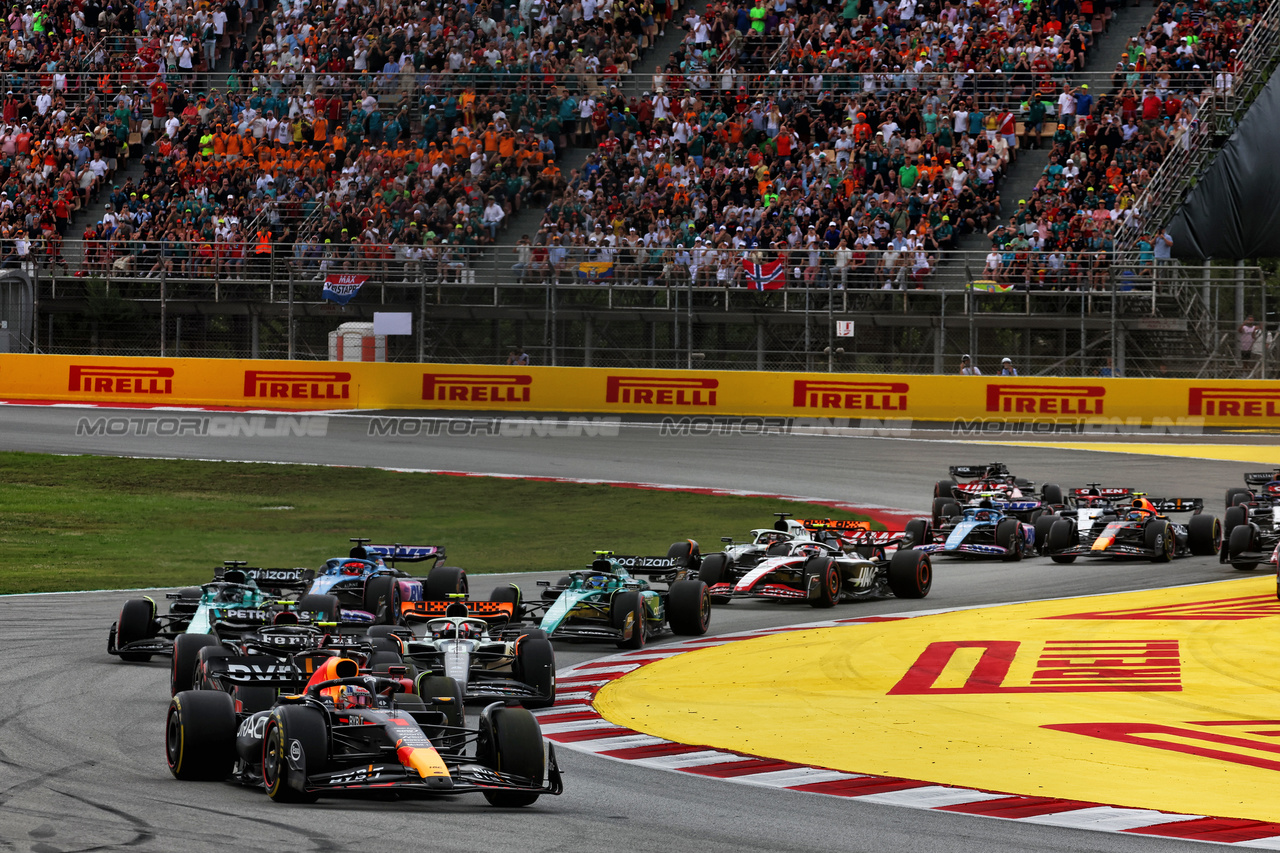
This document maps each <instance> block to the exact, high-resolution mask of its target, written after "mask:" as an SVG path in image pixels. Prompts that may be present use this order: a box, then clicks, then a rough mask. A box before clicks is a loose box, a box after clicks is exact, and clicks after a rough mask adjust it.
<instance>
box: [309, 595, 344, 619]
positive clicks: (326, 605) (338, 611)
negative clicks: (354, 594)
mask: <svg viewBox="0 0 1280 853" xmlns="http://www.w3.org/2000/svg"><path fill="white" fill-rule="evenodd" d="M298 610H299V611H300V612H302V613H314V614H316V616H318V617H319V619H318V620H317V621H320V622H337V621H338V620H339V619H340V618H341V617H342V605H341V604H340V603H339V602H338V596H336V595H304V596H302V598H299V599H298Z"/></svg>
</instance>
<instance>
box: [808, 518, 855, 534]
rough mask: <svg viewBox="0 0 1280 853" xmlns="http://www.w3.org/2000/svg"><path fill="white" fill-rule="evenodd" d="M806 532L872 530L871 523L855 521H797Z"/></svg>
mask: <svg viewBox="0 0 1280 853" xmlns="http://www.w3.org/2000/svg"><path fill="white" fill-rule="evenodd" d="M797 520H798V521H799V522H800V524H801V525H802V526H803V527H804V529H805V530H838V531H849V530H870V529H871V522H869V521H853V520H851V519H836V520H835V521H832V520H831V519H829V518H801V519H797Z"/></svg>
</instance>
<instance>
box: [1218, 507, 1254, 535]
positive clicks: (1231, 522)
mask: <svg viewBox="0 0 1280 853" xmlns="http://www.w3.org/2000/svg"><path fill="white" fill-rule="evenodd" d="M1248 520H1249V508H1248V507H1243V506H1229V507H1227V511H1226V512H1224V513H1223V514H1222V535H1223V536H1224V537H1225V538H1226V539H1227V540H1228V541H1230V539H1231V531H1233V530H1235V529H1236V528H1237V527H1239V526H1240V525H1242V524H1244V523H1245V522H1247V521H1248Z"/></svg>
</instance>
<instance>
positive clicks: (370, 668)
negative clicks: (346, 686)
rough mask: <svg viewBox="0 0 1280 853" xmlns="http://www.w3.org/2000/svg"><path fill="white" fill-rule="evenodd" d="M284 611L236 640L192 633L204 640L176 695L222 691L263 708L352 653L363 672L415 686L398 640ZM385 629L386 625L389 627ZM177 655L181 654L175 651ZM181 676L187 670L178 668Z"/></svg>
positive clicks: (239, 704)
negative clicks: (275, 619) (270, 622)
mask: <svg viewBox="0 0 1280 853" xmlns="http://www.w3.org/2000/svg"><path fill="white" fill-rule="evenodd" d="M290 617H291V614H287V613H285V614H281V615H280V616H279V617H278V618H279V619H280V620H281V621H279V622H277V623H276V624H273V625H264V626H262V627H260V628H257V629H255V630H253V631H250V632H248V633H245V634H243V635H241V636H239V637H236V638H234V639H226V640H222V641H219V639H218V638H217V637H216V636H214V635H212V634H197V635H192V636H191V638H190V640H184V644H185V643H186V642H193V643H197V644H198V646H199V647H198V649H197V651H196V653H195V663H194V668H193V670H192V672H191V673H190V675H189V677H187V678H185V679H180V683H178V684H176V685H172V684H171V687H176V688H177V689H174V690H173V691H172V692H173V694H174V695H176V694H177V693H179V692H181V691H182V690H189V689H191V688H196V689H200V690H221V691H222V692H224V693H228V694H230V695H231V697H232V699H233V700H234V701H235V707H236V710H237V711H261V710H265V709H267V708H270V707H271V706H272V705H274V704H275V701H276V697H277V695H278V694H280V693H282V692H283V693H286V694H292V693H298V692H300V691H301V690H302V689H303V687H305V686H306V684H307V681H308V680H309V679H310V678H311V676H312V675H313V674H314V673H315V671H316V670H317V669H318V668H319V667H321V666H323V665H324V662H325V661H327V660H328V659H329V658H332V657H346V658H350V659H352V660H354V661H356V662H357V663H358V664H359V665H360V671H361V672H369V673H372V674H374V675H382V676H385V677H388V678H392V677H397V678H400V679H401V680H402V682H403V687H404V690H406V691H408V692H412V691H413V690H414V680H415V678H416V675H417V674H416V673H415V672H413V668H412V667H411V666H406V665H405V663H404V661H403V659H402V658H401V656H400V653H399V650H400V646H399V644H398V643H396V642H393V641H391V640H388V639H386V638H385V637H371V636H367V635H366V634H364V633H363V632H364V631H365V630H375V629H376V628H378V627H380V626H374V628H368V627H367V626H366V625H365V624H362V623H357V624H355V625H352V626H346V627H349V628H354V629H355V630H358V631H360V632H361V633H350V632H348V633H343V632H342V631H341V628H342V627H344V626H340V625H336V624H329V623H319V624H316V623H312V624H304V623H300V622H298V621H297V620H296V618H290ZM383 630H386V629H385V628H384V629H383ZM175 659H176V655H175ZM175 674H176V675H182V673H177V672H176V670H175Z"/></svg>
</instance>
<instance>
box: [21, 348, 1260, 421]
mask: <svg viewBox="0 0 1280 853" xmlns="http://www.w3.org/2000/svg"><path fill="white" fill-rule="evenodd" d="M0 399H5V400H31V401H47V402H79V403H96V404H104V403H107V404H122V405H126V406H155V405H162V406H175V405H176V406H182V405H189V406H201V407H215V408H228V409H269V410H296V411H315V410H336V409H426V410H439V411H447V410H455V411H456V410H472V411H474V410H490V411H506V412H514V411H525V412H593V413H633V414H649V415H673V416H691V415H692V416H700V417H715V416H748V417H770V418H773V417H782V418H839V419H850V420H855V419H856V420H867V419H871V420H879V421H881V422H884V421H898V422H901V421H906V420H916V421H956V420H965V421H969V422H1018V423H1031V422H1038V423H1054V422H1056V423H1063V422H1073V423H1099V424H1104V423H1109V424H1128V425H1138V424H1141V425H1154V426H1161V425H1163V426H1169V427H1176V426H1184V425H1185V426H1187V427H1196V426H1251V425H1252V426H1262V425H1270V426H1277V425H1280V382H1258V381H1252V382H1251V381H1234V380H1219V381H1208V380H1184V379H1047V378H1001V377H994V376H981V377H978V376H923V375H881V374H849V373H840V374H825V373H761V372H755V371H712V370H690V371H684V370H633V369H609V368H580V367H481V366H476V367H472V366H465V365H456V364H385V363H349V362H311V361H308V362H298V361H249V360H235V359H185V358H172V359H162V358H112V357H93V356H55V355H0ZM854 425H856V424H854Z"/></svg>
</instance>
